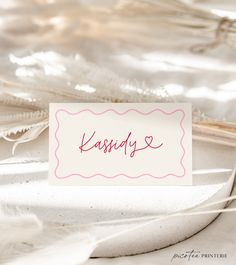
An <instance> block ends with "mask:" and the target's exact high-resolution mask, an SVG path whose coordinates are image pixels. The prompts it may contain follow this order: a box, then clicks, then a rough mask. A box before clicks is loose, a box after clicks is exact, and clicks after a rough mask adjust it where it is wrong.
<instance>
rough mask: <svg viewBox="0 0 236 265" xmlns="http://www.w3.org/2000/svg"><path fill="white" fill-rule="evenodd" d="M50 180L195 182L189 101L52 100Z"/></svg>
mask: <svg viewBox="0 0 236 265" xmlns="http://www.w3.org/2000/svg"><path fill="white" fill-rule="evenodd" d="M49 128H50V129H49V183H50V184H53V185H84V186H90V185H98V186H103V185H132V186H137V185H190V184H191V183H192V108H191V104H189V103H52V104H50V119H49Z"/></svg>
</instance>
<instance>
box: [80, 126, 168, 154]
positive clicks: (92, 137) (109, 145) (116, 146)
mask: <svg viewBox="0 0 236 265" xmlns="http://www.w3.org/2000/svg"><path fill="white" fill-rule="evenodd" d="M96 138H97V137H96V131H94V132H93V133H92V134H89V135H87V134H86V133H83V136H82V139H81V145H80V146H79V149H80V152H81V154H82V153H84V152H88V151H90V150H92V149H98V150H100V151H102V152H103V153H111V152H115V151H117V150H120V149H123V152H124V155H129V156H130V157H131V158H133V157H134V156H135V154H136V153H137V152H139V151H143V150H145V149H148V148H150V149H158V148H160V147H161V146H163V143H161V144H158V145H153V144H152V142H153V136H144V141H142V145H139V144H138V142H137V140H132V138H133V134H132V132H129V133H128V135H127V137H126V138H125V139H123V140H120V141H119V140H115V139H107V138H105V139H96Z"/></svg>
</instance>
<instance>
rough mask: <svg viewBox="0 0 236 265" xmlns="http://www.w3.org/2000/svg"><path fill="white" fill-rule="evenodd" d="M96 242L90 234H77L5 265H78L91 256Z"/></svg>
mask: <svg viewBox="0 0 236 265" xmlns="http://www.w3.org/2000/svg"><path fill="white" fill-rule="evenodd" d="M95 247H96V241H95V239H94V237H92V236H91V235H90V234H87V233H86V234H85V233H82V232H77V233H75V234H73V235H72V236H68V237H67V238H65V239H64V240H60V241H58V242H56V243H54V244H51V245H49V246H45V247H44V248H42V249H39V250H36V251H34V252H32V253H30V254H25V255H23V256H21V257H19V258H17V259H14V260H13V261H10V262H8V263H6V264H5V265H32V264H33V265H65V264H66V265H80V264H83V263H84V262H85V261H86V260H87V259H88V258H89V257H90V255H91V253H92V252H93V250H94V249H95Z"/></svg>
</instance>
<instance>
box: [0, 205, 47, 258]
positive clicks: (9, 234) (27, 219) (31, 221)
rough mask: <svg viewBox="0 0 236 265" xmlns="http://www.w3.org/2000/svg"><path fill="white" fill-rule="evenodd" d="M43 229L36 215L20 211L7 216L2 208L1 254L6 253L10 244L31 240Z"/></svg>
mask: <svg viewBox="0 0 236 265" xmlns="http://www.w3.org/2000/svg"><path fill="white" fill-rule="evenodd" d="M8 211H9V210H8ZM42 229H43V225H42V223H41V221H40V220H39V219H38V218H37V217H36V216H35V215H33V214H24V213H21V212H19V211H16V212H15V213H14V214H13V213H11V214H7V213H6V210H3V209H1V208H0V253H2V252H3V251H6V250H7V246H8V245H10V244H15V243H19V242H24V241H27V240H29V239H31V238H32V237H34V236H36V235H38V234H39V233H40V232H41V231H42Z"/></svg>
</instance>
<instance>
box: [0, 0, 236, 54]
mask: <svg viewBox="0 0 236 265" xmlns="http://www.w3.org/2000/svg"><path fill="white" fill-rule="evenodd" d="M0 15H1V16H2V23H1V37H2V38H3V39H4V40H6V41H8V42H10V43H12V44H13V43H15V38H16V37H18V38H17V39H18V42H17V45H20V46H22V45H26V44H27V45H32V44H34V45H40V44H42V43H43V44H44V45H45V44H48V45H50V44H51V43H55V42H56V43H57V44H58V45H60V44H62V45H65V44H66V43H67V41H68V40H70V41H72V40H73V41H76V40H77V41H78V40H80V39H81V38H91V39H94V40H99V41H104V42H108V41H110V40H118V41H120V42H122V43H132V44H133V45H136V43H138V45H139V47H140V46H141V47H145V46H149V45H150V44H153V43H156V42H157V41H159V37H160V32H166V31H168V32H172V33H176V32H177V33H183V34H185V36H186V35H187V36H198V37H199V41H201V40H202V39H205V38H207V39H209V38H211V40H210V42H209V43H205V44H200V45H198V44H197V45H196V46H194V47H192V50H193V51H195V52H204V51H206V50H207V49H209V48H214V47H216V46H217V45H219V44H221V43H226V44H227V45H229V46H231V47H233V48H235V47H236V23H235V21H234V20H232V19H229V18H226V17H221V16H219V15H218V14H216V13H215V12H214V10H211V9H203V8H200V7H198V6H197V5H195V4H194V3H193V2H191V1H184V0H137V1H132V0H118V1H114V2H112V3H110V4H109V5H101V4H94V3H93V4H90V3H86V2H85V1H73V0H69V1H66V0H64V1H53V2H50V3H49V2H48V1H40V2H39V1H25V2H22V1H20V0H18V1H17V0H16V1H15V5H14V4H13V5H12V7H10V8H8V9H4V8H0ZM65 36H67V37H66V38H65ZM143 36H145V38H144V37H143ZM163 37H164V36H163V35H162V38H163Z"/></svg>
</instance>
